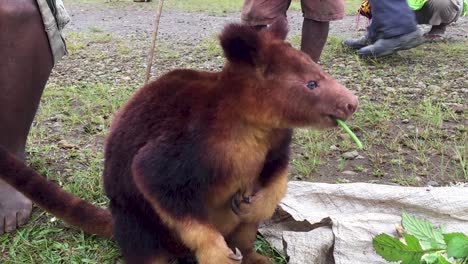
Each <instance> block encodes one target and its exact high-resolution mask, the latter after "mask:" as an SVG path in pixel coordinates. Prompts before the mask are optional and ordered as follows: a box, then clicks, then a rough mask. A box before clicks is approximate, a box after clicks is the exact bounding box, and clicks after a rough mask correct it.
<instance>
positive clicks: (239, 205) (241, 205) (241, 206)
mask: <svg viewBox="0 0 468 264" xmlns="http://www.w3.org/2000/svg"><path fill="white" fill-rule="evenodd" d="M251 203H252V196H248V195H245V194H244V193H241V191H238V192H236V193H235V194H234V195H233V196H232V198H231V209H232V211H233V212H234V213H235V214H236V215H242V214H246V213H247V211H248V207H249V205H250V204H251Z"/></svg>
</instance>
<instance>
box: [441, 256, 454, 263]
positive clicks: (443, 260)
mask: <svg viewBox="0 0 468 264" xmlns="http://www.w3.org/2000/svg"><path fill="white" fill-rule="evenodd" d="M437 261H438V262H437V264H453V262H452V261H450V260H448V259H447V258H446V257H445V256H443V255H439V258H438V259H437Z"/></svg>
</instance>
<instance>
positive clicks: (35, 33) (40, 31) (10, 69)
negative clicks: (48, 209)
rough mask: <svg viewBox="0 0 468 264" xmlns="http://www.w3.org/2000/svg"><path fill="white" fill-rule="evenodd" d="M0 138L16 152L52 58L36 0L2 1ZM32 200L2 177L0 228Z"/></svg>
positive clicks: (21, 149) (16, 219) (18, 220)
mask: <svg viewBox="0 0 468 264" xmlns="http://www.w3.org/2000/svg"><path fill="white" fill-rule="evenodd" d="M0 58H1V59H2V63H0V127H1V130H0V144H1V145H3V146H5V148H6V149H8V150H9V151H10V152H12V153H14V154H15V155H17V156H18V157H20V158H23V159H24V157H25V145H26V140H27V136H28V133H29V129H30V127H31V123H32V121H33V119H34V116H35V113H36V111H37V108H38V106H39V101H40V98H41V95H42V91H43V89H44V86H45V84H46V82H47V79H48V78H49V75H50V72H51V69H52V67H53V58H52V54H51V51H50V47H49V42H48V39H47V35H46V33H45V29H44V25H43V22H42V18H41V15H40V13H39V10H38V7H37V4H36V1H35V0H2V1H1V2H0ZM31 208H32V206H31V202H30V201H29V200H28V199H27V198H26V197H24V196H23V195H22V194H20V193H18V192H17V191H15V190H14V189H13V188H11V187H10V186H9V185H8V184H6V183H5V182H3V181H0V234H2V233H3V232H8V231H12V230H15V229H16V228H17V226H19V225H22V224H24V223H25V222H26V221H27V219H28V218H29V215H30V212H31Z"/></svg>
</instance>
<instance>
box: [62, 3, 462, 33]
mask: <svg viewBox="0 0 468 264" xmlns="http://www.w3.org/2000/svg"><path fill="white" fill-rule="evenodd" d="M67 8H68V10H69V12H70V15H71V16H72V22H71V23H70V24H69V26H68V27H67V31H82V30H86V29H88V28H100V29H102V30H104V31H106V32H109V33H113V34H118V35H121V36H126V37H127V36H133V35H140V34H147V35H150V33H151V30H152V23H153V17H154V11H153V10H149V9H150V8H148V7H146V8H144V9H143V10H142V9H141V7H140V8H132V7H129V6H127V7H125V8H118V9H117V8H107V9H105V8H104V7H102V6H85V5H76V4H75V5H74V4H71V5H68V6H67ZM145 9H148V10H145ZM289 19H290V27H291V34H293V35H294V34H299V33H300V29H301V24H302V15H301V14H300V13H299V12H290V13H289ZM238 21H239V14H235V13H233V14H227V15H226V16H212V15H208V14H205V13H183V12H180V11H174V10H164V13H163V15H162V18H161V26H160V38H161V39H164V40H169V41H171V42H180V41H182V42H194V41H198V40H200V39H203V38H205V37H207V36H210V35H212V34H215V33H218V32H219V31H220V29H221V28H222V26H223V25H224V24H225V23H227V22H238ZM365 26H366V20H365V18H363V17H361V18H360V21H359V29H360V30H364V28H365ZM425 28H427V27H425ZM357 29H358V27H357V23H356V17H355V16H347V17H345V18H344V19H343V20H339V21H335V22H333V23H332V24H331V34H333V35H338V36H350V35H352V34H353V33H354V34H361V33H357ZM447 38H449V39H453V40H466V39H467V38H468V18H466V17H462V18H461V19H460V20H459V21H458V22H457V23H456V24H454V25H452V26H450V27H449V29H448V30H447Z"/></svg>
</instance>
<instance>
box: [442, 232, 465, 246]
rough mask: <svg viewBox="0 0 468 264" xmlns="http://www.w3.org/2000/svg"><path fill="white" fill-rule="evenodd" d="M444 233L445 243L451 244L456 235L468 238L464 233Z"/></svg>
mask: <svg viewBox="0 0 468 264" xmlns="http://www.w3.org/2000/svg"><path fill="white" fill-rule="evenodd" d="M443 235H444V241H445V244H447V245H448V244H449V242H450V240H452V239H453V238H454V237H461V238H466V235H465V234H463V233H448V234H443Z"/></svg>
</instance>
